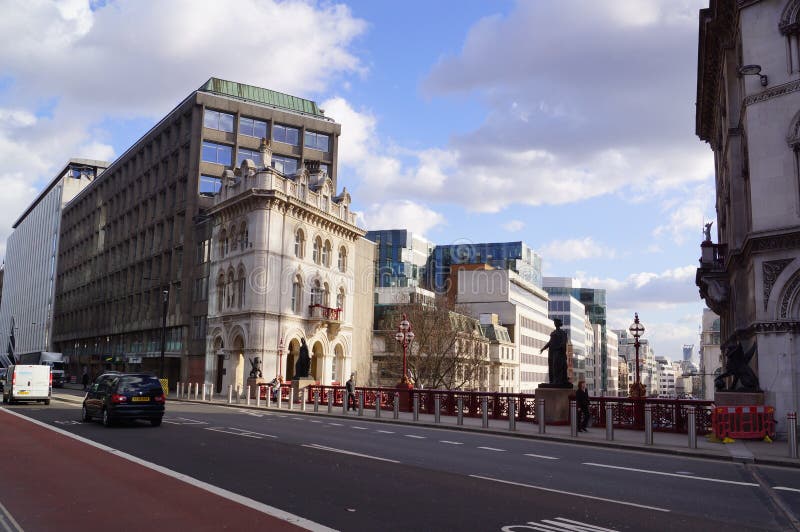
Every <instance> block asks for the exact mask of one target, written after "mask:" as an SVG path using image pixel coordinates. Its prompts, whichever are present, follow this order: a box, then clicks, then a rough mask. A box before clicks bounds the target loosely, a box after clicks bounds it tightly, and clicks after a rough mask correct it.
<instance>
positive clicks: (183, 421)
mask: <svg viewBox="0 0 800 532" xmlns="http://www.w3.org/2000/svg"><path fill="white" fill-rule="evenodd" d="M163 421H164V423H170V424H172V425H208V423H207V422H205V421H200V420H199V419H189V418H187V417H171V418H166V417H165V418H164V419H163Z"/></svg>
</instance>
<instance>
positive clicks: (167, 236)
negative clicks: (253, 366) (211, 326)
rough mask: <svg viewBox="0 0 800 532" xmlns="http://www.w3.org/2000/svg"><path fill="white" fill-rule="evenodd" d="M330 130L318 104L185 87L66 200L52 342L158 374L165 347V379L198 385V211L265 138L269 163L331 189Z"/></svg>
mask: <svg viewBox="0 0 800 532" xmlns="http://www.w3.org/2000/svg"><path fill="white" fill-rule="evenodd" d="M340 129H341V128H340V126H339V124H337V123H335V122H334V121H333V120H331V119H329V118H327V117H326V116H325V115H324V113H323V111H322V110H320V109H319V107H318V106H317V105H316V103H314V102H312V101H309V100H304V99H302V98H297V97H294V96H290V95H287V94H281V93H278V92H275V91H270V90H267V89H262V88H260V87H253V86H249V85H244V84H240V83H234V82H230V81H225V80H221V79H216V78H211V79H209V80H208V82H206V83H205V84H203V86H202V87H201V88H199V89H198V90H196V91H194V92H192V93H191V94H190V95H189V96H187V97H186V98H185V99H184V100H183V101H182V102H180V103H179V104H178V105H177V106H176V107H175V108H174V109H172V110H171V111H170V112H169V113H167V115H166V116H165V117H164V118H162V119H161V120H160V121H159V122H158V123H157V124H156V125H155V126H153V127H152V128H151V129H150V131H148V132H147V133H146V134H145V135H144V136H143V137H142V138H141V139H139V140H138V141H137V142H136V143H135V144H134V145H133V146H131V147H130V148H128V149H127V150H126V151H125V152H124V153H123V154H122V155H121V156H120V157H119V158H118V159H117V160H116V161H114V162H113V163H112V164H111V165H110V166H109V167H108V168H107V169H106V171H104V172H103V173H102V174H101V175H100V176H99V177H98V178H97V179H95V180H94V181H93V182H92V184H91V185H90V186H88V187H86V188H85V189H84V190H83V191H82V192H81V193H80V194H78V195H77V196H76V197H75V198H74V199H73V200H72V201H71V202H70V203H69V204H68V205H67V206H66V207H65V209H64V215H63V221H62V226H61V239H60V244H59V251H58V269H57V271H58V283H57V287H56V298H55V307H54V308H55V314H54V333H53V344H54V347H55V349H56V350H58V351H62V352H65V353H67V354H74V355H76V357H77V356H79V357H80V359H81V362H82V363H84V364H89V365H90V366H91V368H92V372H97V371H100V370H102V369H111V368H115V369H142V370H150V371H155V372H160V366H161V363H160V362H161V360H160V359H161V347H162V345H163V346H164V351H165V360H164V366H165V370H164V373H165V376H167V377H169V379H170V382H171V383H174V382H176V381H179V380H180V381H184V382H185V381H192V382H202V381H203V380H204V379H205V378H206V347H207V343H208V339H207V317H208V304H209V296H208V295H209V291H211V292H213V290H214V287H213V283H214V282H215V280H214V279H213V278H210V277H209V276H210V274H211V270H210V266H211V262H210V261H211V256H212V253H211V249H212V245H214V244H215V243H212V240H211V238H212V227H213V225H212V224H211V223H210V222H211V221H212V217H211V216H209V214H208V209H209V208H211V207H212V205H213V201H214V200H213V196H214V194H215V193H216V192H218V191H219V189H220V186H221V178H222V176H223V173H224V172H225V171H226V170H230V169H232V168H234V167H236V166H239V165H240V163H241V161H243V160H245V159H251V160H253V161H255V163H256V164H257V165H260V164H261V163H262V161H261V160H260V157H261V154H260V152H259V146H260V144H261V140H262V138H266V139H268V140H270V145H271V148H272V151H273V155H272V160H271V165H272V167H274V168H275V169H276V170H278V171H279V172H281V173H282V174H283V175H286V176H292V175H295V174H297V173H300V172H302V169H303V168H304V167H305V168H308V169H309V171H312V169H314V170H316V169H318V170H320V171H322V172H324V173H326V174H327V175H328V178H329V179H330V185H329V187H330V189H331V191H336V190H338V189H337V187H336V176H337V167H336V164H337V157H338V156H337V147H338V137H339V133H340ZM312 173H313V172H312ZM332 194H333V192H332ZM331 201H332V200H331ZM323 207H324V206H323ZM333 208H338V207H334V206H331V205H328V209H333ZM321 210H322V211H325V210H326V209H324V208H321ZM324 216H325V215H323V217H324ZM245 237H247V238H245ZM236 238H237V239H238V240H236V241H237V243H242V244H243V243H248V244H249V243H250V239H249V235H244V237H243V236H242V235H241V234H239V233H237V235H236ZM232 244H233V236H232V235H231V236H229V237H228V245H229V246H231V245H232ZM310 244H311V242H310V241H309V245H310ZM351 251H353V250H352V249H351ZM215 273H216V272H215ZM209 284H211V290H209V288H210V287H209ZM165 296H166V298H165ZM164 333H165V334H164ZM162 334H164V338H162ZM226 346H227V347H226V348H225V349H233V347H232V346H231V345H230V344H226ZM101 355H103V356H102V357H101Z"/></svg>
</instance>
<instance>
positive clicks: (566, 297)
mask: <svg viewBox="0 0 800 532" xmlns="http://www.w3.org/2000/svg"><path fill="white" fill-rule="evenodd" d="M544 290H545V292H547V295H548V297H549V298H550V302H549V303H548V305H547V312H548V317H549V318H550V319H551V320H555V319H556V318H557V319H560V320H561V323H562V324H563V325H562V327H561V328H562V329H564V330H565V331H566V332H567V336H568V338H569V341H570V342H571V343H572V363H571V367H572V377H573V378H572V383H573V384H574V385H576V386H577V384H578V382H579V381H585V380H586V352H587V343H586V326H585V321H586V307H584V306H583V303H581V302H580V301H578V300H577V299H575V297H574V296H573V295H572V294H570V293H568V292H567V291H565V290H563V289H560V288H553V287H548V286H545V287H544ZM592 381H594V376H592ZM587 386H588V383H587Z"/></svg>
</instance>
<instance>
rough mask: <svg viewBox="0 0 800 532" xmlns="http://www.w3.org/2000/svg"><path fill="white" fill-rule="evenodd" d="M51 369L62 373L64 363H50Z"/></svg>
mask: <svg viewBox="0 0 800 532" xmlns="http://www.w3.org/2000/svg"><path fill="white" fill-rule="evenodd" d="M50 365H51V366H52V367H53V369H55V370H61V371H64V363H63V362H52V363H51V364H50Z"/></svg>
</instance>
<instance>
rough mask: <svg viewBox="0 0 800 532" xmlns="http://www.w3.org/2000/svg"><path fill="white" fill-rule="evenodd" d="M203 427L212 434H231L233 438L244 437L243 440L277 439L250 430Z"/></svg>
mask: <svg viewBox="0 0 800 532" xmlns="http://www.w3.org/2000/svg"><path fill="white" fill-rule="evenodd" d="M225 429H226V427H205V429H203V430H210V431H213V432H224V433H225V434H232V435H233V436H244V437H245V438H254V439H256V440H260V439H262V438H277V436H273V435H272V434H261V433H260V432H253V431H251V430H244V429H237V428H235V427H227V429H228V430H225Z"/></svg>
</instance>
